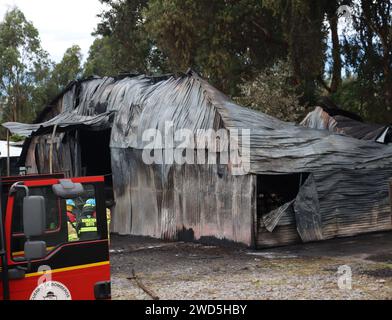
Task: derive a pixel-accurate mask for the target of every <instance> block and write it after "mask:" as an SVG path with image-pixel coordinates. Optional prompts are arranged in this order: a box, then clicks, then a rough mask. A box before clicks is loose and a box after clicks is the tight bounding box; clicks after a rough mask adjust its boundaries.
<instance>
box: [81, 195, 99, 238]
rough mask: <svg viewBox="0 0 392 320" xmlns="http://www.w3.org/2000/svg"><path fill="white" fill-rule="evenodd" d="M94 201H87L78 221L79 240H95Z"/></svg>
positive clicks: (96, 230)
mask: <svg viewBox="0 0 392 320" xmlns="http://www.w3.org/2000/svg"><path fill="white" fill-rule="evenodd" d="M95 206H96V204H95V199H88V200H87V201H86V204H85V205H84V206H83V210H82V213H81V216H80V219H79V221H78V226H77V230H78V235H79V239H80V240H93V239H96V238H97V232H98V229H97V218H96V213H95Z"/></svg>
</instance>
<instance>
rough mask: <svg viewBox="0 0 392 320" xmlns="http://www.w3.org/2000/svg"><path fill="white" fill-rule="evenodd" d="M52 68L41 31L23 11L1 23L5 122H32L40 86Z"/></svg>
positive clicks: (0, 66) (0, 97)
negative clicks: (42, 43)
mask: <svg viewBox="0 0 392 320" xmlns="http://www.w3.org/2000/svg"><path fill="white" fill-rule="evenodd" d="M49 69H50V62H49V59H48V54H47V53H46V52H45V51H44V50H43V49H42V48H41V43H40V39H39V35H38V31H37V29H36V28H35V27H34V26H33V24H32V23H31V22H29V21H27V20H26V18H25V16H24V14H23V13H22V12H21V11H20V10H19V9H16V8H15V9H12V10H11V11H8V12H7V13H6V15H5V17H4V20H3V21H2V22H1V23H0V104H1V113H2V121H32V119H33V118H34V117H35V114H36V112H37V110H38V108H39V104H40V103H41V98H42V92H41V89H40V87H41V86H42V84H43V83H45V81H46V80H47V77H48V74H49Z"/></svg>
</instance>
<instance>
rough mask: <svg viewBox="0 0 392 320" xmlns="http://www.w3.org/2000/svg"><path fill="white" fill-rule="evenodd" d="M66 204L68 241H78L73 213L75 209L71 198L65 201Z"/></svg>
mask: <svg viewBox="0 0 392 320" xmlns="http://www.w3.org/2000/svg"><path fill="white" fill-rule="evenodd" d="M66 204H67V227H68V241H69V242H72V241H78V240H79V237H78V233H77V231H76V215H75V213H74V210H75V207H76V206H75V202H74V201H73V200H71V199H68V200H67V201H66Z"/></svg>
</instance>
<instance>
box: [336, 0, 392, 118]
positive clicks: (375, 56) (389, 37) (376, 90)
mask: <svg viewBox="0 0 392 320" xmlns="http://www.w3.org/2000/svg"><path fill="white" fill-rule="evenodd" d="M353 8H354V9H355V10H354V12H353V29H354V30H356V31H357V32H352V30H350V29H349V28H347V30H346V31H345V32H344V34H345V38H344V43H343V53H344V56H345V58H346V69H347V73H353V74H354V75H355V80H351V81H348V82H347V83H346V84H344V85H343V86H342V88H340V92H338V95H337V97H336V98H337V100H338V102H339V103H341V104H342V105H343V106H345V107H346V108H357V109H359V112H360V113H361V115H363V116H364V118H365V119H367V120H369V121H375V122H380V123H386V122H389V123H392V2H391V1H371V0H361V1H357V2H355V6H353ZM347 97H351V98H352V99H350V100H348V98H347Z"/></svg>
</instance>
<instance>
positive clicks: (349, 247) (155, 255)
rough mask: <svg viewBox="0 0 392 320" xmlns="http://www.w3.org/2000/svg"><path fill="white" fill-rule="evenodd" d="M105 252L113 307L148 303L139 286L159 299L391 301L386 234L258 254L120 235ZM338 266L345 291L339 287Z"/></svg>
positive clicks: (390, 241)
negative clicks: (347, 272)
mask: <svg viewBox="0 0 392 320" xmlns="http://www.w3.org/2000/svg"><path fill="white" fill-rule="evenodd" d="M111 245H112V249H111V263H112V298H113V299H114V300H116V299H122V300H124V299H125V300H144V299H148V300H149V299H152V298H151V296H150V295H149V294H147V293H146V292H145V291H143V290H142V289H141V288H140V286H139V285H138V282H139V283H140V282H141V283H142V284H143V285H144V287H146V288H147V289H148V290H149V291H151V292H150V294H152V295H155V296H157V297H159V299H161V300H168V299H173V300H181V299H186V300H193V299H209V300H210V299H211V300H214V299H224V300H227V299H234V300H242V299H253V300H254V299H257V300H272V299H273V300H276V299H317V300H319V299H326V300H330V299H348V300H352V299H354V300H357V299H386V300H391V299H392V250H391V248H392V233H384V234H373V235H366V236H361V237H355V238H346V239H338V240H332V241H326V242H322V243H314V244H306V245H299V246H291V247H284V248H277V249H268V250H259V251H251V250H248V249H246V248H243V247H239V246H238V247H236V246H230V247H228V246H205V245H202V244H197V243H183V242H176V243H174V242H165V241H160V240H156V239H149V238H143V237H120V236H113V237H112V239H111ZM343 265H346V266H349V267H350V268H351V272H352V288H351V289H347V288H346V289H340V288H339V286H338V279H339V276H340V274H339V267H341V266H343ZM133 271H134V272H135V274H136V278H137V280H138V281H136V280H135V279H134V278H133V276H132V275H133ZM127 278H130V279H127Z"/></svg>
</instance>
